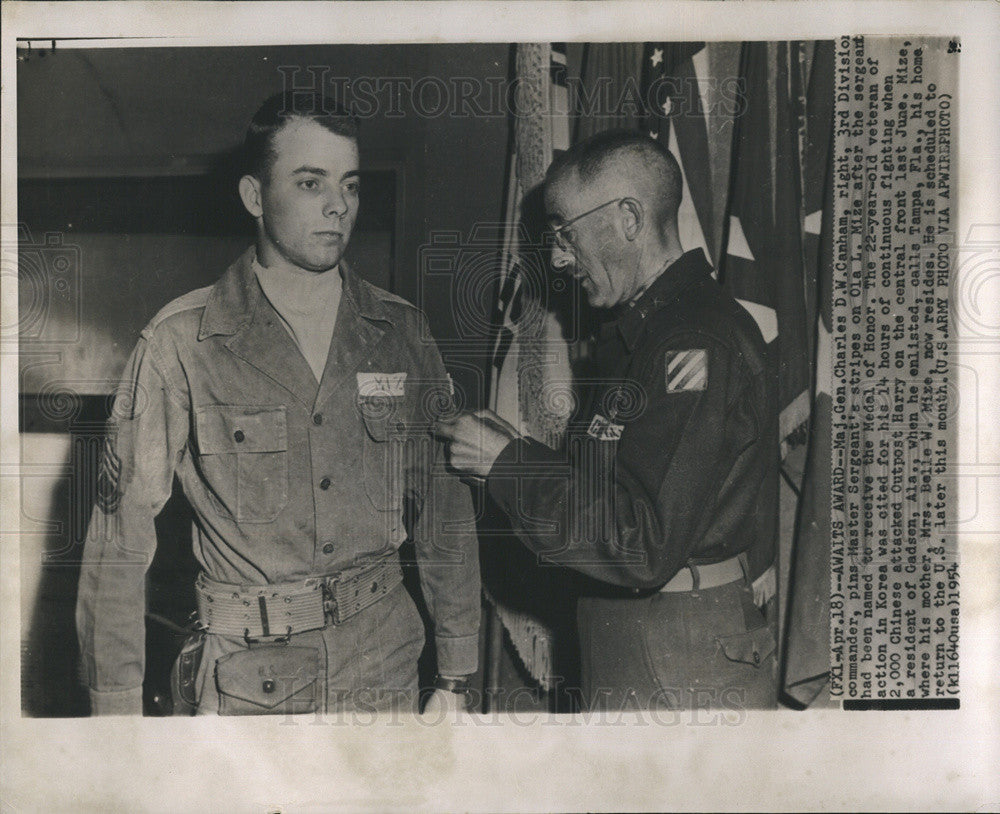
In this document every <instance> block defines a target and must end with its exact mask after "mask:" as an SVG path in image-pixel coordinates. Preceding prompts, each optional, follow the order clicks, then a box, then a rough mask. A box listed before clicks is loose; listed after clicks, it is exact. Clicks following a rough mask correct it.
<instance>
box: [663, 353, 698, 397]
mask: <svg viewBox="0 0 1000 814" xmlns="http://www.w3.org/2000/svg"><path fill="white" fill-rule="evenodd" d="M664 358H665V360H666V382H667V392H668V393H681V392H684V391H685V390H704V389H705V387H706V386H707V384H708V351H707V350H705V349H704V348H697V349H694V350H670V351H667V353H666V356H665V357H664Z"/></svg>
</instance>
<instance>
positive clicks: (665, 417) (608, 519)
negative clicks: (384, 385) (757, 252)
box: [438, 131, 778, 709]
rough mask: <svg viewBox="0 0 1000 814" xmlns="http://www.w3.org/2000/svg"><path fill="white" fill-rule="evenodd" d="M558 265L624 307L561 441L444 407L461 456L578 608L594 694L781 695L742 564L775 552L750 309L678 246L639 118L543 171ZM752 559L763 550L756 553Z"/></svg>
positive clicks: (770, 645) (667, 164)
mask: <svg viewBox="0 0 1000 814" xmlns="http://www.w3.org/2000/svg"><path fill="white" fill-rule="evenodd" d="M544 192H545V207H546V213H547V216H548V218H549V220H550V223H551V225H552V228H553V231H554V243H555V245H554V248H553V250H552V258H551V262H552V265H553V266H554V267H555V268H556V269H557V270H560V271H563V272H566V273H568V274H571V275H572V276H573V278H574V279H575V280H577V281H578V282H579V283H580V285H581V286H582V288H583V290H584V291H585V292H586V295H587V298H588V300H589V301H590V303H591V304H592V305H594V306H596V307H600V308H608V309H614V315H615V317H616V320H615V321H614V322H613V323H612V325H611V326H610V327H611V329H610V330H608V329H607V328H606V329H605V330H604V331H603V332H602V337H601V339H600V341H599V343H598V345H597V350H596V365H597V369H598V374H597V377H595V379H594V381H593V382H592V383H591V385H590V386H589V387H588V386H587V384H588V383H587V382H583V385H584V389H585V390H589V391H590V392H589V393H588V394H587V395H586V397H585V398H583V399H582V400H581V405H582V407H581V410H580V411H579V412H578V413H577V414H576V415H575V416H574V417H573V419H572V420H571V424H570V427H569V431H568V436H567V443H566V446H565V448H563V449H559V450H553V449H550V448H549V447H547V446H545V445H543V444H540V443H537V442H535V441H533V440H531V439H528V438H525V437H523V436H521V435H520V434H519V433H518V432H517V431H516V430H515V429H514V428H513V427H511V426H510V425H509V424H506V422H504V421H503V420H502V419H500V418H499V417H498V416H496V415H495V414H493V413H489V412H486V411H482V412H479V413H477V414H474V415H473V414H463V415H461V416H459V417H457V418H455V419H454V420H452V421H448V422H441V423H440V424H439V426H438V433H439V434H440V436H441V437H443V438H445V439H446V440H447V441H448V442H449V454H450V460H451V462H452V464H453V466H455V467H456V468H457V469H459V470H461V471H464V472H466V473H469V474H473V475H476V476H479V477H482V478H485V479H486V484H487V490H488V492H489V494H490V495H491V496H492V498H493V499H494V500H495V501H496V502H497V503H498V504H499V506H500V507H501V508H502V509H503V510H504V511H505V512H506V513H507V514H508V515H509V517H510V520H511V522H512V524H513V526H514V528H515V530H516V531H517V533H518V536H519V538H520V539H521V540H522V541H523V543H524V545H526V546H527V547H528V548H530V549H531V550H532V551H534V552H536V553H537V554H538V555H539V557H540V559H541V561H542V562H543V563H545V562H548V563H556V564H559V565H562V566H565V567H568V568H572V569H574V570H576V571H578V572H580V573H582V574H584V575H587V576H588V577H591V578H592V580H589V581H587V582H588V584H589V586H590V587H589V588H588V589H585V590H584V592H583V595H582V596H581V597H580V599H579V604H578V628H579V637H580V647H581V662H582V678H583V688H582V689H583V696H584V703H586V704H587V705H588V706H589V707H591V708H593V709H602V708H603V709H608V708H612V709H622V708H651V707H667V708H674V709H692V708H707V707H713V708H728V709H745V708H749V707H756V708H764V707H772V706H774V705H775V703H776V677H775V641H774V637H773V635H772V633H771V631H770V629H769V628H768V627H767V625H766V623H765V620H764V618H763V616H762V614H761V612H760V610H759V609H758V607H757V606H756V605H755V602H754V593H753V590H752V586H751V579H752V578H753V577H755V576H756V575H757V574H756V573H754V571H757V572H758V573H759V571H760V570H763V569H760V568H759V567H758V565H757V564H760V563H765V566H764V567H766V564H770V562H771V560H772V559H773V551H774V532H775V523H776V515H777V509H776V499H777V465H778V452H777V441H776V436H777V419H776V412H775V404H774V400H773V397H772V395H771V385H770V380H769V376H768V373H767V372H766V367H765V359H764V353H765V346H764V342H763V340H762V338H761V335H760V332H759V330H758V328H757V326H756V324H755V323H754V321H753V319H752V318H751V317H750V315H749V314H748V313H747V312H746V311H745V310H744V309H743V308H741V307H740V306H739V305H738V304H737V303H736V301H735V300H734V299H733V298H732V297H730V296H729V295H728V294H726V293H725V291H724V290H723V289H722V288H721V287H720V286H719V285H718V283H717V282H716V281H715V280H714V279H713V278H712V274H711V272H712V269H711V268H710V266H709V264H708V262H707V261H706V258H705V256H704V254H703V252H702V251H700V250H696V251H689V252H686V253H685V252H684V251H683V249H682V247H681V244H680V239H679V234H678V227H677V211H678V207H679V204H680V198H681V176H680V169H679V167H678V165H677V162H676V160H675V159H674V158H673V156H672V155H671V154H670V153H669V152H668V151H667V150H666V149H664V148H663V147H662V146H661V145H660V144H658V143H657V142H655V141H654V140H652V139H650V138H648V137H646V136H645V135H642V134H637V133H632V132H623V131H614V132H608V133H601V134H598V135H597V136H595V137H593V138H591V139H590V140H588V141H585V142H583V143H581V144H578V145H576V146H575V147H574V148H572V149H571V150H570V151H568V152H567V153H565V154H563V155H562V156H560V157H559V158H557V159H556V161H555V162H554V163H553V164H552V166H551V168H550V169H549V172H548V174H547V177H546V181H545V190H544ZM751 562H752V563H754V564H755V565H754V566H751Z"/></svg>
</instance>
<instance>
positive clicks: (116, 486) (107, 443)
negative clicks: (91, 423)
mask: <svg viewBox="0 0 1000 814" xmlns="http://www.w3.org/2000/svg"><path fill="white" fill-rule="evenodd" d="M121 476H122V459H121V458H120V457H118V453H117V452H116V451H115V444H114V441H113V440H112V438H111V436H110V435H109V436H107V437H106V438H105V439H104V454H103V455H102V456H101V465H100V468H99V469H98V472H97V505H98V507H99V508H100V510H101V511H102V512H104V513H105V514H114V513H115V512H117V511H118V505H119V503H120V502H121V497H122V490H121Z"/></svg>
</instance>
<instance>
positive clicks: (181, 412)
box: [77, 93, 480, 714]
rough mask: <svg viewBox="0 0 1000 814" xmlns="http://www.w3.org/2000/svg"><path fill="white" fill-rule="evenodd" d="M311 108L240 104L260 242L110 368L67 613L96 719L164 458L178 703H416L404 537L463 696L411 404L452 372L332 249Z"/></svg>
mask: <svg viewBox="0 0 1000 814" xmlns="http://www.w3.org/2000/svg"><path fill="white" fill-rule="evenodd" d="M324 102H325V100H324V99H323V98H322V96H319V95H314V96H309V95H307V94H302V93H296V94H289V95H288V96H282V95H280V94H279V95H278V96H275V97H272V98H271V99H269V100H268V101H267V102H265V103H264V105H263V106H262V107H261V109H260V110H259V111H258V112H257V114H256V115H255V116H254V119H253V121H252V122H251V125H250V128H249V130H248V133H247V137H246V155H247V162H248V165H247V168H246V174H245V175H244V176H243V177H242V178H241V179H240V182H239V192H240V196H241V198H242V201H243V204H244V206H245V207H246V209H247V211H248V212H249V213H250V215H251V216H252V217H253V219H254V221H255V223H256V229H257V241H256V245H255V246H253V247H251V248H249V249H248V250H247V251H246V252H245V253H244V254H243V256H242V257H240V258H239V259H238V260H237V261H236V262H235V263H234V264H233V265H232V266H231V267H230V268H229V269H228V270H227V271H226V272H225V274H223V275H222V277H221V278H220V279H219V280H218V282H216V283H215V285H212V286H209V287H207V288H203V289H200V290H198V291H194V292H191V293H190V294H187V295H185V296H183V297H181V298H180V299H178V300H175V301H174V302H172V303H171V304H169V305H168V306H166V308H164V309H163V310H162V311H161V312H160V313H159V314H158V315H157V316H156V317H155V318H154V319H153V320H152V322H150V324H149V325H148V326H147V327H146V328H145V329H144V330H143V332H142V335H141V338H140V339H139V342H138V345H137V346H136V349H135V351H134V352H133V354H132V357H131V360H130V361H129V363H128V366H127V369H126V371H125V381H124V384H123V386H122V387H121V388H120V389H119V391H118V398H117V400H116V403H115V409H114V415H113V418H112V421H111V422H110V426H109V434H108V442H107V445H106V449H105V454H104V460H103V463H102V467H101V473H100V477H99V484H98V489H99V498H98V501H97V506H96V507H95V509H94V515H93V519H92V522H91V525H90V529H89V532H88V537H87V542H86V548H85V554H84V563H83V569H82V573H81V577H80V589H79V600H78V607H77V625H78V630H79V638H80V646H81V650H82V662H83V665H84V670H85V673H86V681H87V683H88V685H89V688H90V697H91V705H92V712H93V713H94V714H139V713H140V712H141V705H142V682H143V670H144V663H143V661H144V649H143V641H144V626H143V611H144V590H145V586H144V577H145V573H146V569H147V568H148V565H149V563H150V560H151V558H152V554H153V552H154V550H155V546H156V533H155V529H154V523H153V521H154V518H155V517H156V515H157V513H158V512H159V510H160V509H161V508H162V507H163V505H164V503H165V502H166V500H167V498H168V497H169V496H170V492H171V484H172V481H173V478H174V476H175V474H176V475H177V476H178V477H179V479H180V482H181V485H182V486H183V489H184V493H185V496H186V497H187V499H188V501H189V502H190V503H191V506H192V508H193V510H194V514H195V529H194V548H195V550H194V554H195V556H196V558H197V559H198V561H199V563H200V565H201V569H202V570H201V573H200V575H199V577H198V580H197V585H196V589H197V599H198V613H199V621H200V623H201V626H202V627H203V631H202V632H201V633H200V634H199V635H198V636H196V637H195V638H194V639H193V640H191V641H190V642H189V643H188V645H187V646H186V647H185V649H184V651H183V652H182V653H181V657H180V659H179V660H178V663H177V665H176V668H175V694H176V695H177V696H178V697H177V698H175V703H176V705H177V706H180V707H183V708H185V709H187V710H189V711H190V710H193V709H196V710H197V712H198V713H221V714H255V713H279V714H286V713H289V712H298V713H323V712H327V711H333V710H338V711H342V710H363V711H366V712H367V711H373V710H381V709H386V708H389V707H393V708H400V707H402V708H412V707H413V706H414V703H415V701H416V691H417V659H418V656H419V655H420V653H421V650H422V648H423V646H424V638H425V636H424V626H423V622H422V620H421V617H420V614H419V613H418V611H417V608H416V606H415V604H414V602H413V600H412V599H411V598H410V596H409V594H408V593H407V591H406V588H405V587H404V586H403V584H402V582H401V580H402V572H401V564H400V560H399V554H398V548H399V546H400V544H401V543H402V542H403V541H404V540H406V539H407V538H408V537H410V538H412V539H413V541H414V544H415V549H416V557H417V563H418V566H419V572H420V581H421V586H422V589H423V594H424V598H425V600H426V603H427V606H428V609H429V611H430V615H431V617H432V620H433V624H434V631H435V635H434V642H435V645H436V653H437V664H438V670H439V672H440V675H439V676H438V678H437V679H436V686H437V690H438V691H437V692H435V693H434V694H433V695H432V696H431V699H430V701H429V704H431V705H433V706H434V707H436V708H437V709H438V710H440V709H442V708H444V709H450V708H458V707H459V706H461V704H462V701H463V693H464V692H465V691H466V690H467V684H468V678H469V676H470V674H472V673H474V672H475V670H476V668H477V661H478V630H479V608H480V584H479V566H478V554H477V542H476V537H475V526H474V522H473V512H472V504H471V499H470V495H469V493H468V489H467V488H466V487H465V486H463V485H462V484H461V483H460V482H459V481H458V480H457V479H456V478H455V477H454V476H453V475H449V474H442V473H443V471H444V470H443V455H442V454H441V452H442V451H441V450H440V449H439V447H440V444H439V443H437V442H435V441H434V439H433V438H432V437H431V435H430V432H429V430H430V427H431V422H432V421H433V419H434V418H436V417H437V416H436V415H429V414H428V413H427V409H428V405H438V406H440V407H441V408H442V409H448V404H449V402H450V394H449V382H448V379H447V375H446V373H445V370H444V366H443V365H442V362H441V357H440V355H439V353H438V351H437V348H436V347H435V346H434V344H433V342H432V341H430V340H429V336H430V334H429V331H428V327H427V321H426V319H425V317H424V315H423V314H422V313H421V312H420V311H418V310H417V309H416V308H415V307H413V306H412V305H410V304H409V303H408V302H406V301H405V300H402V299H400V298H399V297H396V296H393V295H392V294H390V293H388V292H386V291H383V290H381V289H378V288H376V287H375V286H373V285H370V284H369V283H367V282H365V281H364V280H362V279H361V278H360V277H359V276H358V275H357V274H356V273H355V272H354V271H353V270H351V269H350V268H349V267H348V265H347V263H346V262H345V261H344V259H343V254H344V249H345V248H346V247H347V243H348V240H349V239H350V236H351V231H352V228H353V226H354V222H355V218H356V216H357V212H358V206H359V200H360V193H359V180H358V174H359V157H358V143H357V124H356V122H355V121H354V120H353V119H352V118H351V117H349V116H347V115H346V114H345V113H343V111H340V110H327V109H325V108H324ZM446 525H447V530H446V529H445V527H446Z"/></svg>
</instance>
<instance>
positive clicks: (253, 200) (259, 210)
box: [239, 175, 264, 218]
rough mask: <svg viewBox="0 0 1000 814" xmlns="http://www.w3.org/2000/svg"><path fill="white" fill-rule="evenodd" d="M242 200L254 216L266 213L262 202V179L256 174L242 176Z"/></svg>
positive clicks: (257, 216)
mask: <svg viewBox="0 0 1000 814" xmlns="http://www.w3.org/2000/svg"><path fill="white" fill-rule="evenodd" d="M239 189H240V200H241V201H243V206H245V207H246V210H247V212H249V213H250V215H251V216H252V217H254V218H259V217H260V216H261V215H263V214H264V205H263V204H262V203H261V195H260V179H258V178H257V177H256V176H255V175H244V176H243V177H242V178H240V187H239Z"/></svg>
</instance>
